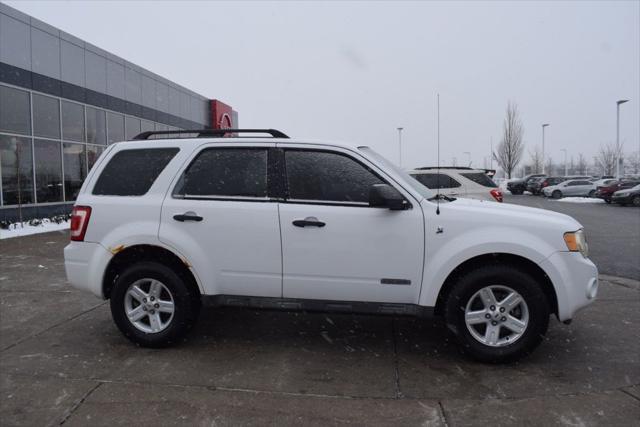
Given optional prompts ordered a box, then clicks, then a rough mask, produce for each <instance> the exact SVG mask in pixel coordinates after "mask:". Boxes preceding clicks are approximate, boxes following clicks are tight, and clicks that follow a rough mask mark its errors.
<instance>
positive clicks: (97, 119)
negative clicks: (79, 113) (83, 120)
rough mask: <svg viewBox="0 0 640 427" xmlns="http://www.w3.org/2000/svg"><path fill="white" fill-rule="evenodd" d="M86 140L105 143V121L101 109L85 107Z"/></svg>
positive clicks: (93, 142)
mask: <svg viewBox="0 0 640 427" xmlns="http://www.w3.org/2000/svg"><path fill="white" fill-rule="evenodd" d="M87 142H90V143H92V144H101V145H105V144H106V143H107V121H106V118H105V112H104V111H103V110H98V109H96V108H92V107H87Z"/></svg>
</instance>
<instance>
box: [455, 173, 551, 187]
mask: <svg viewBox="0 0 640 427" xmlns="http://www.w3.org/2000/svg"><path fill="white" fill-rule="evenodd" d="M460 175H462V176H464V177H465V178H467V179H469V180H471V181H473V182H475V183H476V184H480V185H482V186H483V187H491V188H496V187H497V185H496V183H495V182H493V180H492V179H491V178H489V177H488V176H487V174H485V173H482V172H474V173H461V174H460ZM542 179H543V178H536V181H542Z"/></svg>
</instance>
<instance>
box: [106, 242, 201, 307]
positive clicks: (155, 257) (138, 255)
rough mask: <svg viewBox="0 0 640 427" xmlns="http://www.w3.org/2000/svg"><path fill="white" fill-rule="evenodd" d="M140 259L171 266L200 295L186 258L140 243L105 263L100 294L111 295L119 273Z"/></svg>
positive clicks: (164, 249) (165, 249)
mask: <svg viewBox="0 0 640 427" xmlns="http://www.w3.org/2000/svg"><path fill="white" fill-rule="evenodd" d="M140 261H156V262H160V263H162V264H163V265H166V266H168V267H170V268H172V269H173V270H174V271H175V272H176V273H177V274H178V275H179V276H180V277H181V278H182V279H184V281H185V283H186V285H187V286H188V287H189V288H190V289H191V290H192V291H193V292H195V295H202V292H201V290H200V286H199V285H198V281H197V280H196V277H195V275H194V274H193V272H192V271H191V268H190V266H189V264H188V262H187V261H186V260H184V259H183V258H181V257H179V256H178V255H176V254H175V253H173V252H172V251H170V250H169V249H167V248H163V247H161V246H156V245H149V244H141V245H134V246H129V247H127V248H125V249H123V250H121V251H120V252H118V253H117V254H116V255H114V256H113V257H112V258H111V260H110V261H109V263H108V264H107V267H106V269H105V273H104V276H103V279H102V295H103V297H104V298H105V299H109V297H110V296H111V290H112V288H113V285H114V284H115V281H116V279H117V278H118V276H119V275H120V273H121V272H122V271H123V270H124V269H125V268H127V267H128V266H130V265H133V264H135V263H137V262H140Z"/></svg>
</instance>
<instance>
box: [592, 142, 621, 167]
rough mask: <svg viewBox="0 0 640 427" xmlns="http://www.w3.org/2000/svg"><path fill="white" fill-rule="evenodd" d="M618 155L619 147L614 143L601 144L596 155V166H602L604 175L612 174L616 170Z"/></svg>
mask: <svg viewBox="0 0 640 427" xmlns="http://www.w3.org/2000/svg"><path fill="white" fill-rule="evenodd" d="M619 156H620V148H617V147H616V145H615V144H607V145H601V146H600V151H598V155H597V156H596V161H597V162H598V166H600V167H601V168H602V171H603V174H604V175H613V174H614V172H615V170H616V160H617V159H618V157H619Z"/></svg>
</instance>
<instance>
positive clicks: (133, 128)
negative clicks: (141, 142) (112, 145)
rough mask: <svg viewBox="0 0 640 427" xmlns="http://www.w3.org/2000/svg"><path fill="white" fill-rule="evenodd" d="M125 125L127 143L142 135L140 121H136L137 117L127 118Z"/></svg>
mask: <svg viewBox="0 0 640 427" xmlns="http://www.w3.org/2000/svg"><path fill="white" fill-rule="evenodd" d="M124 124H125V136H126V139H127V141H129V140H131V139H133V137H134V136H136V135H138V134H139V133H140V119H136V118H135V117H126V118H125V122H124Z"/></svg>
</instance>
